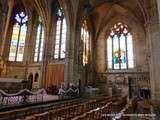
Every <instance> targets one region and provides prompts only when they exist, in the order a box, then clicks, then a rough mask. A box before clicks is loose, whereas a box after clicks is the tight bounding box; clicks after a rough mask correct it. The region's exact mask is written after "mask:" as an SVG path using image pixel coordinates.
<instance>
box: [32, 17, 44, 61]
mask: <svg viewBox="0 0 160 120" xmlns="http://www.w3.org/2000/svg"><path fill="white" fill-rule="evenodd" d="M43 47H44V28H43V25H42V20H41V18H40V17H39V21H38V26H37V36H36V44H35V51H34V62H39V61H42V57H43V56H42V55H43Z"/></svg>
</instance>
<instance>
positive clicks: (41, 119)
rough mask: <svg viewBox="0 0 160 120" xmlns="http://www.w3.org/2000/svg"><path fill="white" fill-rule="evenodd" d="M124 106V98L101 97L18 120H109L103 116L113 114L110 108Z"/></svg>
mask: <svg viewBox="0 0 160 120" xmlns="http://www.w3.org/2000/svg"><path fill="white" fill-rule="evenodd" d="M125 104H126V96H125V97H121V98H118V97H117V96H112V97H106V96H103V97H99V98H96V99H94V100H88V101H87V102H82V103H81V102H80V103H75V104H72V103H71V105H69V106H65V107H59V108H56V109H52V110H49V111H47V112H43V113H39V114H33V115H30V116H27V117H25V118H22V119H20V120H72V119H73V120H101V119H102V118H105V120H110V119H111V117H108V116H105V115H107V114H111V112H112V111H113V112H115V111H114V109H112V108H116V107H117V108H119V107H124V106H125ZM116 105H117V106H116ZM113 106H114V107H113Z"/></svg>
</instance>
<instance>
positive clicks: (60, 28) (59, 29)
mask: <svg viewBox="0 0 160 120" xmlns="http://www.w3.org/2000/svg"><path fill="white" fill-rule="evenodd" d="M66 32H67V25H66V19H65V17H64V13H63V10H62V8H60V9H58V10H57V24H56V40H55V50H54V59H64V58H65V52H66Z"/></svg>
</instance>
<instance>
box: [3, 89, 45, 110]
mask: <svg viewBox="0 0 160 120" xmlns="http://www.w3.org/2000/svg"><path fill="white" fill-rule="evenodd" d="M44 94H46V91H45V90H44V89H40V90H38V91H37V92H31V91H30V90H28V89H23V90H20V91H19V92H17V93H14V94H8V93H6V92H5V91H3V90H0V104H1V107H3V106H10V105H18V104H23V103H35V102H42V101H43V95H44Z"/></svg>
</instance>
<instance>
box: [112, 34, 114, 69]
mask: <svg viewBox="0 0 160 120" xmlns="http://www.w3.org/2000/svg"><path fill="white" fill-rule="evenodd" d="M113 37H114V36H111V38H112V68H113V69H114V52H113V51H114V44H113Z"/></svg>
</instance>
